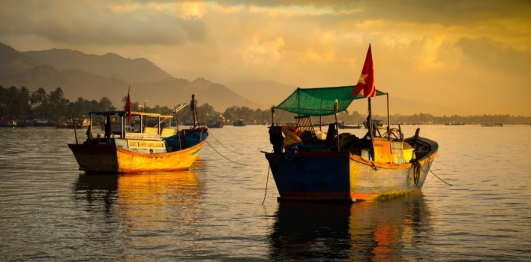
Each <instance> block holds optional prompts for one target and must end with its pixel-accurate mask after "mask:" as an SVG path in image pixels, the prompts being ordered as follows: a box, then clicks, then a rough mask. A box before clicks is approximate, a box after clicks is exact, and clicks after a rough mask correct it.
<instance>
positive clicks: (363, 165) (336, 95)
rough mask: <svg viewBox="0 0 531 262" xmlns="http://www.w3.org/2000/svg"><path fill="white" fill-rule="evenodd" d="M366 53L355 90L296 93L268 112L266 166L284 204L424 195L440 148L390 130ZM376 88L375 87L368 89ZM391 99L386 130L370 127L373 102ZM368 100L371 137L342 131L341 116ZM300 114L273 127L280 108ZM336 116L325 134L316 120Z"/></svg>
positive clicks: (421, 139)
mask: <svg viewBox="0 0 531 262" xmlns="http://www.w3.org/2000/svg"><path fill="white" fill-rule="evenodd" d="M372 68H373V66H372V54H371V49H370V47H369V51H368V52H367V58H366V61H365V64H364V68H363V70H362V75H361V77H360V81H359V82H358V83H357V85H355V86H341V87H320V88H297V89H296V90H295V91H294V92H293V93H292V94H291V95H290V96H289V97H288V98H286V99H285V100H284V101H283V102H281V103H280V104H279V105H278V106H276V107H273V108H272V109H271V112H272V120H273V124H272V125H271V126H270V127H269V136H270V142H271V144H272V145H273V150H272V152H263V153H264V154H265V158H266V159H267V161H268V162H269V167H270V168H271V172H272V174H273V178H274V180H275V183H276V186H277V189H278V193H279V195H280V197H279V198H278V200H279V201H284V200H307V201H345V202H356V201H365V200H376V199H380V198H388V197H395V196H399V195H405V194H410V193H413V192H419V191H421V189H422V186H423V184H424V182H425V180H426V176H427V174H428V172H429V170H430V167H431V165H432V163H433V160H434V158H435V155H436V154H437V152H438V144H437V142H435V141H432V140H430V139H428V138H425V137H421V136H420V129H417V131H416V133H415V134H414V135H413V136H411V137H408V138H404V134H403V133H402V129H401V128H400V125H399V126H398V128H391V127H390V126H389V123H390V119H389V94H388V93H385V92H382V91H380V90H376V88H375V87H374V82H373V79H374V76H373V69H372ZM371 82H372V83H371ZM384 95H385V96H386V97H387V108H388V110H387V112H388V119H387V122H388V125H387V127H382V128H379V127H378V128H377V127H375V125H372V124H371V123H372V114H371V99H372V98H373V97H376V96H384ZM359 99H367V100H368V109H369V110H368V112H369V114H368V117H367V122H368V123H369V125H368V126H369V131H368V132H367V134H366V135H364V136H363V137H357V136H355V135H353V134H350V133H342V134H339V132H338V123H337V114H338V112H341V111H344V110H346V109H347V108H348V106H349V105H350V104H351V103H352V102H353V101H354V100H359ZM279 109H280V110H284V111H287V112H291V113H294V114H296V116H295V120H296V123H295V124H294V125H291V126H287V125H283V126H277V125H275V121H274V115H275V110H279ZM327 115H334V116H335V119H336V122H335V123H331V124H329V125H328V130H327V132H322V131H320V130H318V129H316V128H315V127H316V126H321V125H322V124H321V123H319V124H317V125H314V124H313V122H314V120H313V119H312V117H319V119H320V118H321V117H322V116H327Z"/></svg>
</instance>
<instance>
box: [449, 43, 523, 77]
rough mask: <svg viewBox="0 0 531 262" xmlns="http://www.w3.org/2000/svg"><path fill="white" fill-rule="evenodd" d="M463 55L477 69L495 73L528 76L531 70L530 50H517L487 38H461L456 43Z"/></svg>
mask: <svg viewBox="0 0 531 262" xmlns="http://www.w3.org/2000/svg"><path fill="white" fill-rule="evenodd" d="M456 46H457V47H459V48H460V49H461V50H463V54H464V55H465V56H466V57H467V58H469V59H470V61H471V63H473V64H475V65H476V66H478V67H486V68H489V69H491V70H495V71H500V72H501V71H510V72H520V73H525V74H528V73H529V70H531V50H529V49H523V50H519V49H516V48H514V47H511V46H510V45H507V44H504V43H502V42H498V41H495V40H492V39H490V38H488V37H481V38H476V39H473V38H469V37H463V38H461V39H459V40H458V41H457V42H456Z"/></svg>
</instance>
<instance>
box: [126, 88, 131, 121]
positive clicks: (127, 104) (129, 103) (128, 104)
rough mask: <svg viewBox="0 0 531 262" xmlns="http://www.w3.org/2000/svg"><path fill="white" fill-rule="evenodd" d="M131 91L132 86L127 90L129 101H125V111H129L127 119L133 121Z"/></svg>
mask: <svg viewBox="0 0 531 262" xmlns="http://www.w3.org/2000/svg"><path fill="white" fill-rule="evenodd" d="M129 91H131V86H129V90H127V102H125V111H126V112H127V120H128V121H131V97H130V96H129Z"/></svg>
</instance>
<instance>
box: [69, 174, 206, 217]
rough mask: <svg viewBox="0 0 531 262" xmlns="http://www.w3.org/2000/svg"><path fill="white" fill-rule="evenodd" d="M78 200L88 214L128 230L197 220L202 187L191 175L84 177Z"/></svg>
mask: <svg viewBox="0 0 531 262" xmlns="http://www.w3.org/2000/svg"><path fill="white" fill-rule="evenodd" d="M75 198H76V200H78V201H84V203H83V205H84V208H85V210H86V211H87V212H89V213H93V214H92V215H96V214H97V213H102V214H106V215H108V216H110V217H112V218H114V219H115V220H116V221H117V222H119V223H123V224H127V225H128V227H137V226H138V227H140V226H155V225H157V224H160V223H163V222H164V221H166V220H172V221H173V222H176V221H180V222H183V223H187V222H190V221H191V220H194V215H197V213H198V212H199V211H198V204H199V203H200V201H201V183H200V181H199V180H198V179H197V176H196V175H195V173H194V172H192V171H179V172H146V173H141V174H125V175H124V174H122V175H118V174H116V175H113V174H105V175H97V174H81V175H80V176H79V178H78V181H77V183H76V185H75Z"/></svg>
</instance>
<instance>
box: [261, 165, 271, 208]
mask: <svg viewBox="0 0 531 262" xmlns="http://www.w3.org/2000/svg"><path fill="white" fill-rule="evenodd" d="M270 170H271V167H269V168H268V169H267V178H266V186H265V189H264V200H262V205H264V202H265V200H266V196H267V184H268V183H269V171H270Z"/></svg>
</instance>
